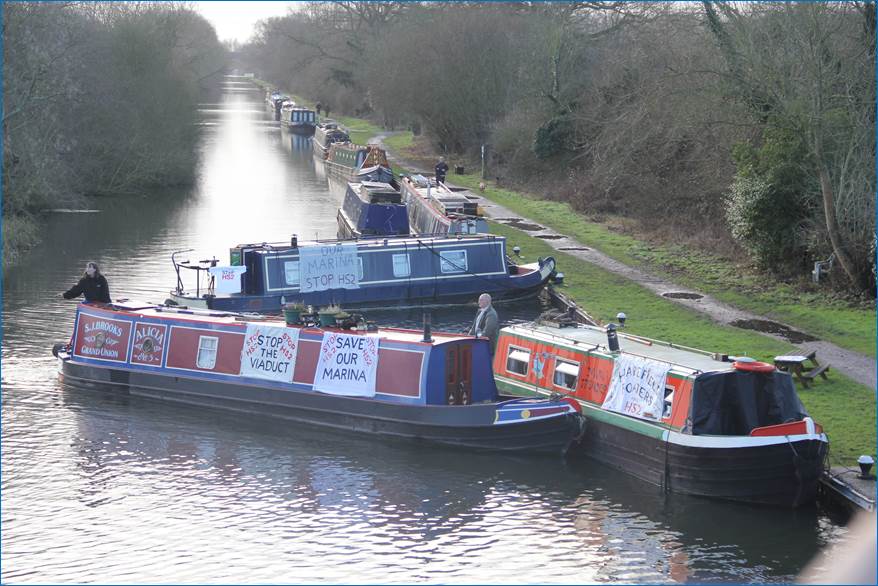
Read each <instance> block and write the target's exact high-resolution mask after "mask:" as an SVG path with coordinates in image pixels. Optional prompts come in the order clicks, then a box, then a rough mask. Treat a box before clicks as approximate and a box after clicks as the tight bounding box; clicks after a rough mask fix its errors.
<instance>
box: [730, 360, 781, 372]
mask: <svg viewBox="0 0 878 586" xmlns="http://www.w3.org/2000/svg"><path fill="white" fill-rule="evenodd" d="M732 366H733V367H734V368H735V370H743V371H744V372H762V373H766V372H774V365H773V364H769V363H767V362H756V361H753V362H739V361H735V362H733V363H732Z"/></svg>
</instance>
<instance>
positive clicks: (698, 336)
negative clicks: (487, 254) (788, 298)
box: [491, 223, 876, 466]
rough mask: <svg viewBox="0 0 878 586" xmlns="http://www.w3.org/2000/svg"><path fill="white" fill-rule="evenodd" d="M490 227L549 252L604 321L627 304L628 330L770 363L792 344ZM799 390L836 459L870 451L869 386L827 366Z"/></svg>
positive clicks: (532, 256)
mask: <svg viewBox="0 0 878 586" xmlns="http://www.w3.org/2000/svg"><path fill="white" fill-rule="evenodd" d="M491 232H492V233H495V234H499V235H502V236H505V237H506V238H507V240H508V246H509V248H510V249H511V247H512V246H514V245H518V246H519V247H521V254H522V256H523V257H524V259H525V261H527V262H532V261H534V260H536V258H537V257H540V256H554V257H555V259H556V260H557V261H558V267H559V270H561V271H563V272H564V275H565V284H564V286H563V287H560V290H561V291H563V292H564V293H566V294H567V295H569V296H570V297H572V298H573V299H575V300H576V301H577V302H578V303H580V304H581V305H582V306H583V308H584V309H585V310H586V311H588V313H589V314H591V315H592V316H594V317H596V318H598V319H600V320H602V321H604V322H609V321H613V318H614V316H615V315H616V313H618V312H619V311H624V312H625V313H626V314H627V315H628V321H627V322H626V327H625V330H626V332H628V333H632V334H639V335H642V336H647V337H650V338H655V339H659V340H666V341H672V342H675V343H677V344H683V345H686V346H692V347H694V348H700V349H703V350H708V351H712V352H722V353H726V354H730V355H747V356H751V357H753V358H755V359H757V360H764V361H768V362H771V361H772V360H773V358H774V356H777V355H780V354H786V353H789V352H791V351H792V348H793V347H792V345H790V344H787V343H784V342H780V341H778V340H774V339H772V338H768V337H766V336H762V335H760V334H757V333H752V332H747V331H746V330H741V329H738V328H733V327H730V326H722V325H718V324H716V323H714V322H712V321H711V320H710V319H709V318H707V317H705V316H704V315H702V314H699V313H696V312H693V311H690V310H689V309H687V308H685V307H683V306H681V305H679V304H677V303H674V302H672V301H669V300H667V299H663V298H661V297H658V296H656V295H655V294H654V293H652V292H651V291H649V290H648V289H646V288H645V287H643V286H641V285H638V284H637V283H634V282H633V281H630V280H628V279H625V278H623V277H620V276H618V275H615V274H613V273H610V272H608V271H606V270H604V269H601V268H599V267H597V266H595V265H593V264H591V263H589V262H586V261H584V260H580V259H577V258H575V257H573V256H570V255H568V254H565V253H562V252H559V251H557V250H554V249H553V248H552V247H550V246H549V245H548V244H546V243H545V242H543V241H542V240H539V239H536V238H533V237H531V236H530V235H528V234H527V233H526V232H523V231H521V230H517V229H515V228H511V227H509V226H505V225H502V224H497V223H491ZM799 396H800V397H801V399H802V402H803V403H804V404H805V407H806V408H807V409H808V412H809V413H810V414H811V416H812V417H813V418H814V420H815V421H817V422H819V423H820V424H822V425H823V426H824V429H825V430H826V432H827V434H828V435H829V437H830V441H831V446H832V451H831V461H832V463H833V464H843V465H848V466H855V464H856V458H857V456H859V455H860V454H874V453H875V447H876V418H875V393H874V392H873V391H872V389H869V388H868V387H865V386H863V385H860V384H857V383H855V382H853V381H851V380H850V379H848V378H846V377H844V376H842V375H840V374H839V373H837V372H833V371H830V373H829V380H826V381H824V380H822V379H818V380H816V381H815V382H814V384H812V385H811V388H809V389H801V388H800V389H799Z"/></svg>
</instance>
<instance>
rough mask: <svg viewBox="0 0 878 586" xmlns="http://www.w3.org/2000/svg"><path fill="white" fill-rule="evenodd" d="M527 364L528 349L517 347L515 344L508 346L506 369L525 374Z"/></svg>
mask: <svg viewBox="0 0 878 586" xmlns="http://www.w3.org/2000/svg"><path fill="white" fill-rule="evenodd" d="M529 366H530V350H525V349H524V348H518V347H517V346H510V347H509V355H508V356H507V357H506V371H507V372H512V373H514V374H520V375H521V376H526V375H527V369H528V367H529Z"/></svg>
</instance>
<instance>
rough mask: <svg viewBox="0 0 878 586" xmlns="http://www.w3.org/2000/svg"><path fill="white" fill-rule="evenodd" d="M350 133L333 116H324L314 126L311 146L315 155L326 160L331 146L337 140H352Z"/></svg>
mask: <svg viewBox="0 0 878 586" xmlns="http://www.w3.org/2000/svg"><path fill="white" fill-rule="evenodd" d="M350 140H351V137H350V136H348V133H347V132H345V131H344V130H342V129H341V128H339V126H338V123H337V122H336V121H335V120H332V119H331V118H324V119H323V120H322V121H320V122H318V123H317V125H316V126H315V127H314V136H312V137H311V146H312V149H313V151H314V156H315V157H317V158H318V159H320V160H325V159H326V156H327V155H328V154H329V147H330V145H332V144H333V143H336V142H350Z"/></svg>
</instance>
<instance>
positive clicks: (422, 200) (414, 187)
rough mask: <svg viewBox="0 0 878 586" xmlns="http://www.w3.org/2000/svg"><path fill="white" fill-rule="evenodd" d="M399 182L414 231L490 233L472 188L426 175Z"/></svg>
mask: <svg viewBox="0 0 878 586" xmlns="http://www.w3.org/2000/svg"><path fill="white" fill-rule="evenodd" d="M399 185H400V192H401V193H402V197H403V201H404V202H405V204H406V207H407V208H408V213H409V225H410V226H411V230H412V233H413V234H424V235H428V234H429V235H437V236H438V235H444V234H487V233H488V222H487V221H486V220H485V218H483V217H481V216H480V215H479V209H478V204H477V203H476V201H475V200H477V199H478V197H476V196H474V195H473V194H472V193H471V192H470V191H469V190H467V189H465V188H459V187H453V186H450V185H448V184H446V183H440V182H437V181H436V180H435V179H430V178H427V177H424V176H423V175H412V176H409V177H403V178H402V181H401V182H400V184H399ZM467 194H469V196H468V195H467Z"/></svg>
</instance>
